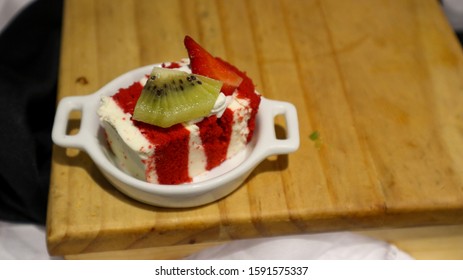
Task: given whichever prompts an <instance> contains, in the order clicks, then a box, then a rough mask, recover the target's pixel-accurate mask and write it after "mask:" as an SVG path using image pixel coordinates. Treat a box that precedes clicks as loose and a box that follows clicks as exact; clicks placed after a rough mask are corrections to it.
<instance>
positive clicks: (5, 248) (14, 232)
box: [0, 221, 51, 260]
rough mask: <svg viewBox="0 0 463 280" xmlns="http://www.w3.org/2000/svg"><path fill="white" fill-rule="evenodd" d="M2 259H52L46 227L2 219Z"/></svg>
mask: <svg viewBox="0 0 463 280" xmlns="http://www.w3.org/2000/svg"><path fill="white" fill-rule="evenodd" d="M0 259H2V260H46V259H51V257H50V256H49V255H48V252H47V247H46V242H45V227H43V226H37V225H31V224H14V223H9V222H2V221H0Z"/></svg>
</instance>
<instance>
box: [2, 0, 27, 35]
mask: <svg viewBox="0 0 463 280" xmlns="http://www.w3.org/2000/svg"><path fill="white" fill-rule="evenodd" d="M32 1H34V0H0V33H1V32H2V31H3V29H5V27H6V26H7V25H8V23H10V21H11V20H12V19H13V18H14V17H15V16H16V15H17V14H18V13H19V12H21V11H22V9H24V8H25V7H26V6H27V5H29V4H30V3H31V2H32Z"/></svg>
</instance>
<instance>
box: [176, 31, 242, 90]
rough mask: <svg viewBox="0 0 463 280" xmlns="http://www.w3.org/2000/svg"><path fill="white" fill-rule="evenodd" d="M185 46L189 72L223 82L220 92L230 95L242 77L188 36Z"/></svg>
mask: <svg viewBox="0 0 463 280" xmlns="http://www.w3.org/2000/svg"><path fill="white" fill-rule="evenodd" d="M184 44H185V47H186V49H187V51H188V57H189V58H190V66H191V72H193V74H199V75H203V76H207V77H209V78H212V79H216V80H220V81H222V82H223V86H222V92H223V93H224V94H225V95H231V94H232V93H233V92H234V91H235V89H236V88H237V87H238V86H239V85H240V84H241V82H242V81H243V78H242V77H241V76H240V75H239V74H237V73H236V72H235V71H233V70H231V69H230V68H229V67H228V66H227V65H225V64H224V63H222V60H218V59H217V58H215V57H213V56H212V55H211V54H210V53H209V52H207V51H206V50H205V49H204V48H203V47H201V45H199V44H198V43H197V42H196V41H195V40H193V39H192V38H191V37H190V36H185V39H184Z"/></svg>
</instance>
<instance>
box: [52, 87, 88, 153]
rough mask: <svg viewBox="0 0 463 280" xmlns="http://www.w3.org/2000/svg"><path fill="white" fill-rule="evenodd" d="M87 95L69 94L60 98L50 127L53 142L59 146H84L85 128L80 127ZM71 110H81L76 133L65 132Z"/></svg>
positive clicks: (81, 147) (79, 147) (82, 121)
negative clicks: (69, 95) (51, 127)
mask: <svg viewBox="0 0 463 280" xmlns="http://www.w3.org/2000/svg"><path fill="white" fill-rule="evenodd" d="M86 100H87V96H71V97H65V98H63V99H61V101H60V102H59V103H58V107H57V109H56V114H55V120H54V124H53V129H52V135H51V137H52V140H53V142H54V143H55V144H56V145H58V146H61V147H66V148H78V149H84V148H85V140H86V139H85V136H86V135H85V130H83V129H82V127H83V123H84V118H85V114H84V110H85V109H84V108H85V103H86ZM72 111H81V112H82V113H81V116H82V119H81V121H80V128H79V131H78V133H77V134H75V135H70V134H67V131H66V130H67V126H68V123H69V114H70V113H71V112H72Z"/></svg>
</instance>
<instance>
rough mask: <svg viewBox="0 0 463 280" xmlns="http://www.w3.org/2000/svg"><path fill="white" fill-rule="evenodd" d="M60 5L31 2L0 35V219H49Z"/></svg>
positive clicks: (56, 1) (41, 0)
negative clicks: (47, 217) (47, 212)
mask: <svg viewBox="0 0 463 280" xmlns="http://www.w3.org/2000/svg"><path fill="white" fill-rule="evenodd" d="M62 10H63V1H62V0H53V1H51V0H38V1H35V2H32V3H31V4H30V5H29V6H27V7H26V8H25V9H24V10H23V11H22V12H21V13H20V14H19V15H17V16H16V17H15V18H14V19H13V20H12V21H11V22H10V24H9V25H8V26H7V27H6V29H5V30H4V31H3V32H2V34H0V121H1V124H0V220H6V221H12V222H28V223H36V224H45V220H46V209H47V200H48V189H49V181H50V163H51V147H52V141H51V128H52V125H53V118H54V114H55V106H56V88H57V87H56V85H57V76H58V63H59V50H60V37H61V22H62Z"/></svg>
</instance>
